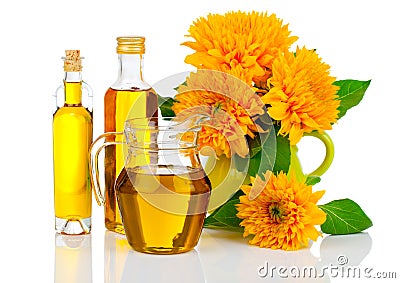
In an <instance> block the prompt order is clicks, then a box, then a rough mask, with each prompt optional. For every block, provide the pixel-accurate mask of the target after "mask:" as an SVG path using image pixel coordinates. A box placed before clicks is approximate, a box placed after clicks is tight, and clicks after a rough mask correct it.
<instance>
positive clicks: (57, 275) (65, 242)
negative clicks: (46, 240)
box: [54, 233, 92, 283]
mask: <svg viewBox="0 0 400 283" xmlns="http://www.w3.org/2000/svg"><path fill="white" fill-rule="evenodd" d="M54 282H56V283H64V282H65V283H91V282H92V236H91V235H90V234H89V235H79V236H77V235H73V236H70V235H61V234H58V233H56V234H55V264H54Z"/></svg>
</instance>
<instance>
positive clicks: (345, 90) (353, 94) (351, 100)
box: [333, 80, 371, 119]
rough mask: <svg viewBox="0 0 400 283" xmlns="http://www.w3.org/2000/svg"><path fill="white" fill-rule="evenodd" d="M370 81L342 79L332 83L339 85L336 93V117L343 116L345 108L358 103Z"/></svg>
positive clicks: (347, 108)
mask: <svg viewBox="0 0 400 283" xmlns="http://www.w3.org/2000/svg"><path fill="white" fill-rule="evenodd" d="M370 83H371V80H369V81H357V80H342V81H336V82H334V83H333V84H334V85H336V86H339V87H340V89H339V91H338V93H337V94H338V96H339V99H340V106H339V108H338V109H339V115H338V119H340V118H341V117H343V116H344V115H345V114H346V112H347V110H349V109H350V108H352V107H354V106H356V105H358V104H359V103H360V101H361V100H362V98H363V97H364V94H365V91H366V90H367V88H368V86H369V84H370Z"/></svg>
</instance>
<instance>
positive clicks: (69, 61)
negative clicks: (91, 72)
mask: <svg viewBox="0 0 400 283" xmlns="http://www.w3.org/2000/svg"><path fill="white" fill-rule="evenodd" d="M80 54H81V51H80V50H65V58H64V71H65V72H81V71H82V60H81V59H82V57H80Z"/></svg>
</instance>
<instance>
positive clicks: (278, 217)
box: [269, 203, 284, 223]
mask: <svg viewBox="0 0 400 283" xmlns="http://www.w3.org/2000/svg"><path fill="white" fill-rule="evenodd" d="M269 214H270V216H271V219H272V220H274V221H275V222H277V223H280V222H281V221H282V219H283V217H284V213H283V209H282V208H281V207H280V206H279V204H278V203H271V204H270V206H269Z"/></svg>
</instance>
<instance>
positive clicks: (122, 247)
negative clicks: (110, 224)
mask: <svg viewBox="0 0 400 283" xmlns="http://www.w3.org/2000/svg"><path fill="white" fill-rule="evenodd" d="M130 250H131V247H130V246H129V243H128V241H127V240H126V237H125V235H121V234H118V233H115V232H111V231H108V230H107V231H106V232H105V234H104V283H115V282H121V275H122V272H123V269H124V266H125V261H126V257H127V256H128V252H129V251H130Z"/></svg>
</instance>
